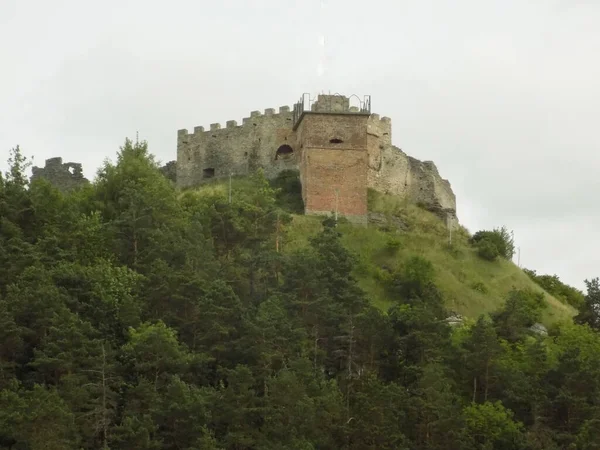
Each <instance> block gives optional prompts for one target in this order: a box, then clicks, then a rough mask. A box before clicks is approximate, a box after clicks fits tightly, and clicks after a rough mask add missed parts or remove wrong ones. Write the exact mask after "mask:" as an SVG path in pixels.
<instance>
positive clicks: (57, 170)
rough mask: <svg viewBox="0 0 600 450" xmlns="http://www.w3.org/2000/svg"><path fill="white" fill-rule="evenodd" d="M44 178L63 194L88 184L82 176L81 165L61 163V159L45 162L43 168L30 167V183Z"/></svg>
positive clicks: (51, 159)
mask: <svg viewBox="0 0 600 450" xmlns="http://www.w3.org/2000/svg"><path fill="white" fill-rule="evenodd" d="M38 178H45V179H46V180H48V181H49V182H50V183H51V184H52V185H53V186H55V187H56V188H58V189H59V190H61V191H63V192H68V191H71V190H73V189H77V188H79V187H82V186H84V185H86V184H87V183H89V181H88V180H87V179H86V178H85V177H84V176H83V171H82V167H81V164H79V163H73V162H68V163H64V164H63V162H62V158H60V157H57V158H50V159H47V160H46V164H45V166H44V167H32V176H31V181H32V182H33V181H35V180H36V179H38Z"/></svg>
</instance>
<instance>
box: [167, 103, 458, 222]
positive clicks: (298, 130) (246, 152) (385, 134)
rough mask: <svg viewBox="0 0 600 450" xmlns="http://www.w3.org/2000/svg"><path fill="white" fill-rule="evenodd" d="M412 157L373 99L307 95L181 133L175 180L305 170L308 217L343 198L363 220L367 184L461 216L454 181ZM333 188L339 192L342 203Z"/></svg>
mask: <svg viewBox="0 0 600 450" xmlns="http://www.w3.org/2000/svg"><path fill="white" fill-rule="evenodd" d="M413 160H414V158H411V157H409V156H408V155H406V154H405V153H404V152H403V151H401V150H400V149H399V148H397V147H394V146H393V145H392V120H391V119H390V118H389V117H387V116H380V115H379V114H376V113H372V112H371V97H370V96H368V95H366V96H364V97H363V98H359V97H358V96H356V95H352V96H350V97H347V96H344V95H339V94H333V95H325V94H319V95H318V96H317V97H312V96H311V95H309V94H304V95H303V96H302V97H301V98H300V100H299V101H298V102H297V103H295V104H294V106H293V107H289V106H281V107H279V108H266V109H264V110H255V111H251V112H250V113H249V115H248V116H247V117H244V118H242V119H241V121H238V120H228V121H226V122H225V123H211V124H205V125H204V126H200V125H199V126H195V127H194V128H193V131H192V132H191V133H190V132H188V130H187V129H181V130H178V132H177V164H176V171H177V176H176V182H177V185H178V186H180V187H187V186H194V185H197V184H200V183H203V182H205V181H207V180H208V179H210V178H222V177H228V176H230V175H231V174H235V175H245V174H249V173H252V172H254V171H255V170H257V169H259V168H261V169H262V170H263V171H264V174H265V176H267V177H268V178H273V177H276V176H277V175H278V174H279V173H281V172H282V171H284V170H290V169H292V170H299V171H300V179H301V183H302V184H303V194H302V195H303V199H304V202H305V208H306V211H307V212H323V213H327V212H328V211H329V209H330V208H332V207H333V206H332V205H335V204H336V202H337V201H338V200H339V204H338V206H339V208H340V212H341V213H343V214H346V215H350V216H353V215H354V216H356V217H358V216H360V217H361V218H362V219H364V218H365V217H366V213H365V211H366V209H365V208H366V203H365V202H366V188H367V187H370V188H373V189H376V190H378V191H380V192H389V193H393V194H395V195H401V196H404V197H406V198H408V199H411V200H412V201H415V202H420V203H423V204H427V205H430V206H431V207H432V208H434V209H437V210H440V211H455V208H456V201H455V198H454V194H453V193H452V190H451V188H450V185H449V183H448V182H447V181H445V180H443V179H442V178H441V177H440V175H439V174H438V172H437V170H436V169H435V168H434V166H433V165H432V164H430V163H428V162H424V163H421V162H420V161H417V160H414V161H413ZM415 161H417V162H415ZM332 167H338V168H339V169H340V170H338V171H336V170H333V169H332ZM341 168H343V169H341ZM332 170H333V171H332ZM332 186H338V187H339V188H340V194H341V195H340V198H339V199H337V200H336V196H335V195H334V194H333V193H332V192H334V191H332ZM362 219H361V220H362Z"/></svg>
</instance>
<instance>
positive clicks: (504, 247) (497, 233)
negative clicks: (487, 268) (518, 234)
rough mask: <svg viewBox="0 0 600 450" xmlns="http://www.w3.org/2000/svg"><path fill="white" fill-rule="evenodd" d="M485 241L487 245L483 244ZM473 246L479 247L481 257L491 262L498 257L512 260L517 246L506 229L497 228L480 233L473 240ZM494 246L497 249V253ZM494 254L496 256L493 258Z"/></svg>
mask: <svg viewBox="0 0 600 450" xmlns="http://www.w3.org/2000/svg"><path fill="white" fill-rule="evenodd" d="M484 241H487V243H485V244H483V242H484ZM471 244H474V245H475V246H477V248H478V251H479V255H480V256H481V257H482V258H485V259H488V260H489V261H493V260H495V259H496V258H497V257H498V256H501V257H503V258H505V259H508V260H510V259H512V257H513V255H514V254H515V244H514V242H513V238H512V236H511V234H510V233H509V232H508V230H507V229H506V227H502V228H495V229H493V230H492V231H489V230H481V231H478V232H477V233H475V234H474V235H473V237H472V238H471ZM492 246H494V247H496V250H495V251H494V250H493V249H492V248H491V247H492ZM494 253H496V254H495V255H494V256H493V257H492V255H493V254H494Z"/></svg>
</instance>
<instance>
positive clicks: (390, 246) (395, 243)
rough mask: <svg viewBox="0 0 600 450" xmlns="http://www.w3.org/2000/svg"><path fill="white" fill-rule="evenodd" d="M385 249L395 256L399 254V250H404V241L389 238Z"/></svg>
mask: <svg viewBox="0 0 600 450" xmlns="http://www.w3.org/2000/svg"><path fill="white" fill-rule="evenodd" d="M385 247H386V250H387V251H388V252H389V253H391V254H392V255H394V254H396V253H398V250H400V248H402V241H401V240H400V239H397V238H389V240H388V241H387V243H386V246H385Z"/></svg>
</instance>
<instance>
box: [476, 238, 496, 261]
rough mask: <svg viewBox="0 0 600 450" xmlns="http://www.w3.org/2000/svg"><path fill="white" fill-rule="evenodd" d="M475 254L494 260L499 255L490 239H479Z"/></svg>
mask: <svg viewBox="0 0 600 450" xmlns="http://www.w3.org/2000/svg"><path fill="white" fill-rule="evenodd" d="M476 246H477V254H478V255H479V256H480V257H481V258H483V259H486V260H488V261H495V260H496V259H497V258H498V256H499V255H500V251H499V250H498V246H497V245H496V243H495V242H493V241H492V240H490V239H481V240H480V241H478V242H477V244H476Z"/></svg>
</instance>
